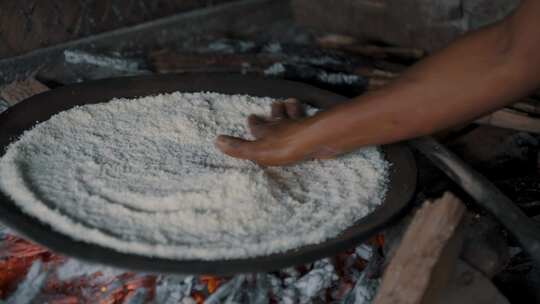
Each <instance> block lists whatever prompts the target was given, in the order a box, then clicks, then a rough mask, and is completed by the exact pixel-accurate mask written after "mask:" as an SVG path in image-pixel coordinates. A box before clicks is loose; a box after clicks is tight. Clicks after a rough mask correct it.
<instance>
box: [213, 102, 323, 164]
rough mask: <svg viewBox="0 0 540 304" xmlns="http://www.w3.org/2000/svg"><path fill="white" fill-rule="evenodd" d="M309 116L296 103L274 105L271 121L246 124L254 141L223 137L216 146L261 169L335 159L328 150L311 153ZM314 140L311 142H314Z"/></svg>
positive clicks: (254, 117)
mask: <svg viewBox="0 0 540 304" xmlns="http://www.w3.org/2000/svg"><path fill="white" fill-rule="evenodd" d="M305 120H306V113H305V108H304V106H303V105H302V104H301V103H300V102H299V101H298V100H296V99H287V100H285V101H279V102H275V103H273V104H272V110H271V115H270V117H260V116H257V115H250V116H249V117H248V120H247V123H248V127H249V130H250V132H251V134H252V135H253V137H255V140H253V141H249V140H245V139H241V138H236V137H231V136H226V135H220V136H218V138H217V139H216V142H215V145H216V147H217V148H218V149H220V150H221V151H222V152H223V153H225V154H227V155H229V156H232V157H236V158H241V159H248V160H252V161H254V162H256V163H258V164H260V165H265V166H279V165H288V164H293V163H296V162H299V161H302V160H305V159H309V158H328V157H331V156H333V155H334V153H331V151H330V150H329V149H316V150H317V151H315V152H314V149H312V147H311V145H312V141H311V142H310V140H309V139H310V137H313V136H309V135H308V136H306V132H303V131H305V129H306V125H305V124H304V122H305ZM311 139H312V138H311Z"/></svg>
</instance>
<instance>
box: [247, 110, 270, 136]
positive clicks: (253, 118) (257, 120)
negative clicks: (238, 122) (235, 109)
mask: <svg viewBox="0 0 540 304" xmlns="http://www.w3.org/2000/svg"><path fill="white" fill-rule="evenodd" d="M247 121H248V127H249V131H250V132H251V134H252V135H253V137H255V138H256V139H259V138H262V137H264V136H265V135H266V134H267V133H268V131H269V130H270V122H268V121H267V120H266V119H264V118H262V117H260V116H257V115H250V116H249V117H248V119H247Z"/></svg>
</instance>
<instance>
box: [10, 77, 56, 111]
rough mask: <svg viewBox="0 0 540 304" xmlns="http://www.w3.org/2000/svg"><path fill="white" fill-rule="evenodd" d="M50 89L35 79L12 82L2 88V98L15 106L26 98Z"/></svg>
mask: <svg viewBox="0 0 540 304" xmlns="http://www.w3.org/2000/svg"><path fill="white" fill-rule="evenodd" d="M48 90H49V88H47V86H45V85H44V84H43V83H41V82H39V81H37V80H36V79H34V78H27V79H25V80H21V81H15V82H12V83H10V84H8V85H6V86H4V87H2V88H0V98H2V99H3V100H5V101H6V102H7V103H8V104H9V105H10V106H13V105H15V104H17V103H19V102H21V101H23V100H25V99H26V98H28V97H30V96H33V95H36V94H39V93H42V92H45V91H48Z"/></svg>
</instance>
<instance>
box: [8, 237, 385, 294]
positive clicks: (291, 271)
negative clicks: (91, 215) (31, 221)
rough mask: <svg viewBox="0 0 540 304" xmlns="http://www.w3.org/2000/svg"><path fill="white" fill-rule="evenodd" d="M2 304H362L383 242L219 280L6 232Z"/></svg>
mask: <svg viewBox="0 0 540 304" xmlns="http://www.w3.org/2000/svg"><path fill="white" fill-rule="evenodd" d="M0 233H1V234H0V238H1V242H0V299H1V300H7V303H17V304H18V303H30V302H31V301H32V302H34V303H45V302H47V303H51V304H71V303H103V304H119V303H186V304H187V303H196V304H201V303H276V304H277V303H284V304H286V303H313V302H315V303H362V302H364V301H368V300H370V299H371V298H372V297H373V296H374V294H375V289H376V286H377V284H378V283H377V282H378V281H377V280H376V277H377V276H378V274H379V272H380V267H381V264H382V263H381V261H382V256H381V247H382V239H381V238H376V239H374V240H373V241H371V242H369V243H370V244H369V245H368V244H366V245H360V246H358V247H357V248H356V249H354V250H350V251H347V252H344V253H341V254H339V255H337V256H335V257H333V258H327V259H322V260H319V261H317V262H315V263H311V264H307V265H303V266H299V267H291V268H287V269H283V270H280V271H275V272H269V273H260V274H249V275H236V276H233V277H216V276H210V275H202V276H198V277H194V276H175V275H150V274H145V273H133V272H124V271H122V270H119V269H113V268H110V267H106V266H100V265H91V264H87V263H83V262H79V261H77V260H74V259H71V258H66V257H63V256H60V255H57V254H55V253H52V252H50V251H48V250H47V249H45V248H43V247H41V246H38V245H35V244H32V243H30V242H28V241H26V240H24V239H21V238H19V237H16V236H14V235H12V234H10V233H8V232H5V231H4V232H0Z"/></svg>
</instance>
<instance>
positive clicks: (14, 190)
mask: <svg viewBox="0 0 540 304" xmlns="http://www.w3.org/2000/svg"><path fill="white" fill-rule="evenodd" d="M271 102H272V99H270V98H258V97H250V96H244V95H222V94H217V93H189V94H188V93H179V92H176V93H171V94H163V95H158V96H149V97H142V98H137V99H115V100H112V101H110V102H107V103H102V104H94V105H87V106H82V107H76V108H73V109H70V110H68V111H65V112H61V113H59V114H57V115H55V116H53V117H52V118H50V119H49V120H47V121H45V122H43V123H40V124H38V125H37V126H35V127H34V128H33V129H32V130H30V131H27V132H26V133H25V134H24V135H23V136H22V137H21V138H20V139H19V140H18V141H16V142H15V143H13V144H12V145H10V147H9V148H8V150H7V152H6V154H5V155H4V156H3V158H2V159H1V160H0V189H1V190H2V191H3V192H4V193H6V194H8V195H9V196H10V197H11V198H12V199H13V200H14V202H15V203H16V204H17V205H18V206H19V207H20V208H21V209H22V210H23V211H24V212H26V213H28V214H30V215H32V216H34V217H36V218H37V219H39V220H40V221H42V222H44V223H47V224H49V225H51V226H52V227H53V228H54V229H55V230H57V231H59V232H61V233H63V234H65V235H68V236H70V237H72V238H74V239H77V240H83V241H86V242H91V243H95V244H99V245H101V246H105V247H108V248H112V249H115V250H117V251H120V252H128V253H135V254H140V255H146V256H157V257H163V258H172V259H205V260H216V259H230V258H245V257H252V256H261V255H268V254H272V253H277V252H282V251H286V250H289V249H293V248H296V247H299V246H302V245H307V244H314V243H319V242H322V241H324V240H326V239H328V238H331V237H335V236H336V235H338V234H339V233H340V232H341V231H343V230H344V229H346V228H347V227H349V226H350V225H351V224H352V223H354V222H355V221H356V220H358V219H360V218H362V217H363V216H365V215H366V214H368V213H369V212H370V211H372V210H373V209H374V208H375V207H376V206H377V205H379V204H380V203H381V202H382V200H383V199H384V195H385V193H386V190H387V178H388V172H389V170H388V169H389V164H388V163H387V162H386V161H385V160H384V157H383V155H382V153H381V152H380V151H379V149H378V148H375V147H369V148H365V149H362V150H360V151H357V152H354V153H350V154H348V155H345V156H342V157H339V158H337V159H334V160H325V161H309V162H304V163H302V164H298V165H295V166H290V167H270V168H262V167H260V166H257V165H255V164H254V163H251V162H249V161H243V160H238V159H233V158H230V157H227V156H225V155H223V154H221V153H220V152H219V151H218V150H217V149H216V148H215V147H214V146H213V142H214V139H215V137H216V136H217V135H218V134H229V135H234V136H247V132H246V128H245V119H246V117H247V116H248V115H249V114H251V113H256V114H261V115H264V114H265V113H266V112H267V111H268V108H269V105H270V103H271ZM312 112H313V111H312Z"/></svg>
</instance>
